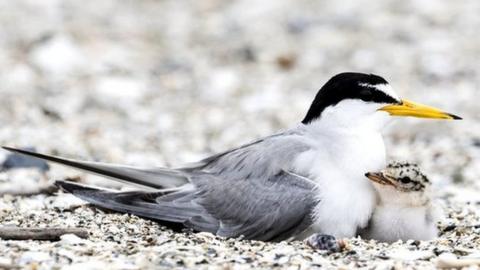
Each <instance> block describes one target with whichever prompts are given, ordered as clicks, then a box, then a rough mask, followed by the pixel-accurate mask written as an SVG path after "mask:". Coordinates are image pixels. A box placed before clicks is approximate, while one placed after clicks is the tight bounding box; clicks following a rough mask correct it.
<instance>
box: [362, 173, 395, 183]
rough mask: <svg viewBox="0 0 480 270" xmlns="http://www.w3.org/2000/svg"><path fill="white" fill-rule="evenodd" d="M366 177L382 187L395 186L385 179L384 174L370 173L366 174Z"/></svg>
mask: <svg viewBox="0 0 480 270" xmlns="http://www.w3.org/2000/svg"><path fill="white" fill-rule="evenodd" d="M365 176H366V177H367V178H368V179H370V180H371V181H373V182H376V183H379V184H381V185H393V183H392V181H390V180H389V179H388V178H387V177H385V176H384V175H383V173H372V172H368V173H366V174H365Z"/></svg>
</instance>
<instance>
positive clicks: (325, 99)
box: [302, 72, 459, 130]
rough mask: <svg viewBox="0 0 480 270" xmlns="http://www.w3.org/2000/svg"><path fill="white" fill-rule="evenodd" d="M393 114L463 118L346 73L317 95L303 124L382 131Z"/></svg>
mask: <svg viewBox="0 0 480 270" xmlns="http://www.w3.org/2000/svg"><path fill="white" fill-rule="evenodd" d="M391 115H398V116H415V117H424V118H437V119H459V117H457V116H454V115H452V114H448V113H444V112H442V111H440V110H438V109H435V108H431V107H427V106H424V105H420V104H417V103H413V102H410V101H407V100H402V99H400V97H399V96H398V95H397V94H396V93H395V92H394V91H393V88H392V87H391V86H390V84H389V83H388V82H387V81H386V80H385V79H384V78H382V77H380V76H377V75H373V74H364V73H353V72H346V73H340V74H337V75H335V76H333V77H332V78H331V79H330V80H329V81H328V82H327V83H326V84H325V85H324V86H323V87H322V88H321V89H320V90H319V91H318V93H317V95H316V96H315V99H314V101H313V102H312V105H311V106H310V109H309V110H308V113H307V115H306V116H305V118H304V119H303V121H302V123H303V124H305V125H310V124H318V123H321V125H322V126H332V125H333V126H344V127H347V128H350V127H354V126H358V125H368V127H369V128H374V129H377V130H378V129H381V128H382V127H383V126H384V125H385V124H386V123H388V121H389V120H390V118H391V117H390V116H391Z"/></svg>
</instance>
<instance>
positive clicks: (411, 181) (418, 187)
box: [365, 162, 431, 206]
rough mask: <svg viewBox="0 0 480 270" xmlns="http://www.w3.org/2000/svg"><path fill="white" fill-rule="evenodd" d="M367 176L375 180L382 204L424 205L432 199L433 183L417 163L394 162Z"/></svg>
mask: <svg viewBox="0 0 480 270" xmlns="http://www.w3.org/2000/svg"><path fill="white" fill-rule="evenodd" d="M365 176H366V177H367V178H368V179H370V180H371V181H372V182H373V186H374V187H375V189H376V190H377V193H378V195H379V198H380V203H382V204H397V205H398V204H400V205H405V206H422V205H425V204H426V203H428V202H429V200H430V186H431V183H430V181H429V180H428V178H427V177H426V176H425V175H424V174H423V173H422V172H421V171H420V169H419V167H418V165H416V164H413V163H408V162H392V163H390V164H388V166H387V168H386V169H384V170H382V171H380V172H369V173H366V174H365Z"/></svg>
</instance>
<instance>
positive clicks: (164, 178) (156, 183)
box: [2, 146, 188, 189]
mask: <svg viewBox="0 0 480 270" xmlns="http://www.w3.org/2000/svg"><path fill="white" fill-rule="evenodd" d="M2 148H3V149H6V150H8V151H11V152H15V153H19V154H22V155H26V156H30V157H34V158H39V159H43V160H48V161H51V162H55V163H58V164H62V165H65V166H69V167H73V168H77V169H80V170H83V171H87V172H90V173H94V174H97V175H101V176H105V177H109V178H111V179H113V180H116V181H120V182H125V183H127V184H135V185H139V186H142V187H150V188H154V189H162V188H171V187H176V186H180V185H184V184H187V183H188V178H187V176H185V175H184V174H183V173H182V172H181V171H179V170H174V169H167V168H158V167H156V168H135V167H130V166H124V165H117V164H106V163H100V162H89V161H79V160H73V159H68V158H62V157H56V156H51V155H45V154H40V153H36V152H32V151H28V150H23V149H17V148H12V147H6V146H3V147H2Z"/></svg>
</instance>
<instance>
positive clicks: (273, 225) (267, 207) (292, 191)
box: [186, 170, 317, 241]
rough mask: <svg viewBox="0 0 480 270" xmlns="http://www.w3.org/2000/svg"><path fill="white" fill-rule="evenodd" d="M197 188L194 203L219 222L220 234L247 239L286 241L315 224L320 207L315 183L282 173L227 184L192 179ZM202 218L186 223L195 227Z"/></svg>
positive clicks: (206, 177)
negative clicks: (313, 221) (313, 219)
mask: <svg viewBox="0 0 480 270" xmlns="http://www.w3.org/2000/svg"><path fill="white" fill-rule="evenodd" d="M191 181H192V183H193V184H194V185H195V186H196V189H197V198H196V199H195V202H196V203H197V204H199V205H201V206H203V207H204V208H205V210H206V211H207V212H208V213H209V214H210V215H211V216H213V217H214V218H215V219H216V220H217V221H218V228H217V231H216V234H217V235H220V236H226V237H237V236H240V235H243V236H245V238H246V239H257V240H265V241H267V240H283V239H286V238H289V237H291V236H293V235H296V234H298V233H301V232H303V231H304V230H305V229H307V228H308V227H309V226H310V225H311V224H312V216H311V214H312V209H313V208H314V206H315V205H316V204H317V199H316V197H315V193H314V189H315V187H316V186H315V184H314V183H313V182H312V181H310V180H309V179H306V178H304V177H301V176H298V175H295V174H293V173H290V172H287V171H284V170H281V171H279V172H278V173H277V174H275V175H272V176H271V177H269V178H267V179H245V180H239V181H228V182H225V181H224V180H223V179H219V178H216V177H214V176H212V175H198V176H193V177H192V178H191ZM205 222H206V220H203V219H202V217H193V218H192V219H190V220H188V221H187V222H186V224H187V225H190V226H192V227H195V226H196V225H197V223H199V224H200V223H205Z"/></svg>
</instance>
